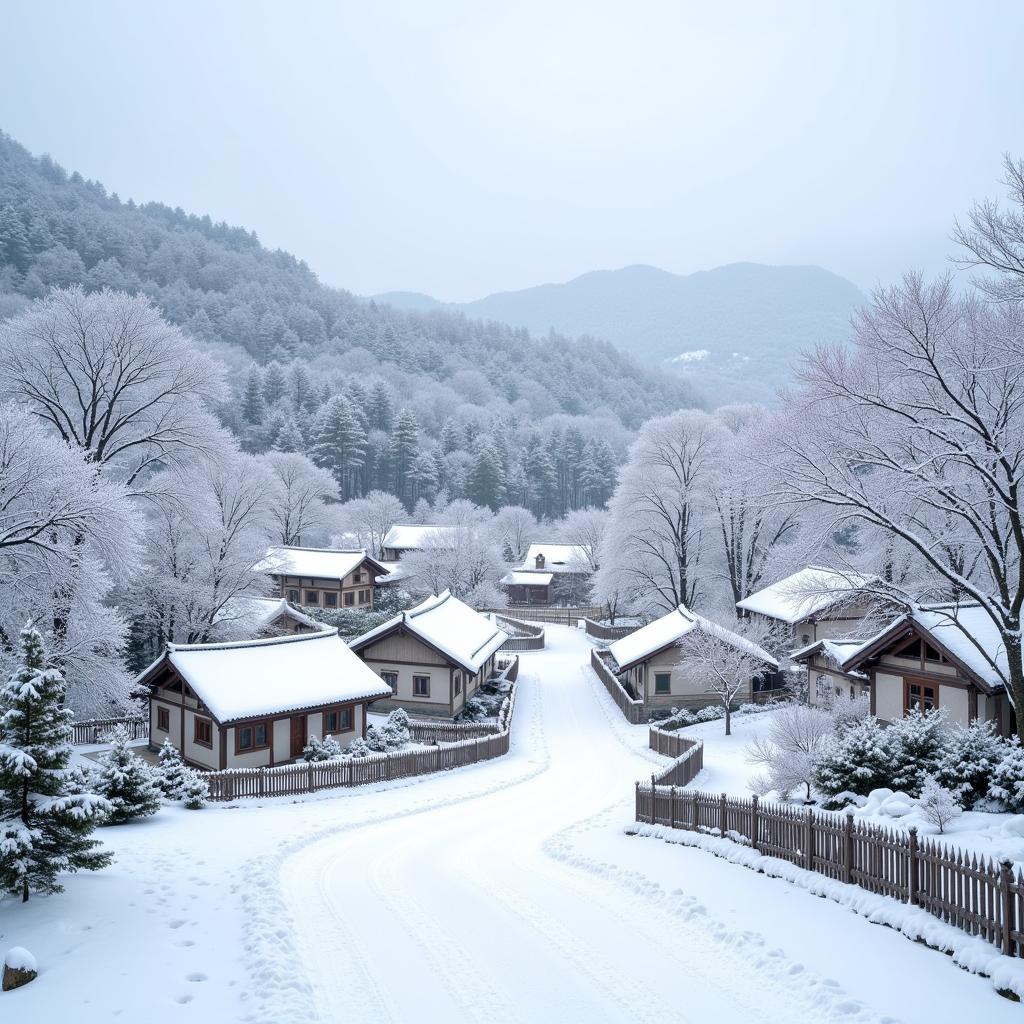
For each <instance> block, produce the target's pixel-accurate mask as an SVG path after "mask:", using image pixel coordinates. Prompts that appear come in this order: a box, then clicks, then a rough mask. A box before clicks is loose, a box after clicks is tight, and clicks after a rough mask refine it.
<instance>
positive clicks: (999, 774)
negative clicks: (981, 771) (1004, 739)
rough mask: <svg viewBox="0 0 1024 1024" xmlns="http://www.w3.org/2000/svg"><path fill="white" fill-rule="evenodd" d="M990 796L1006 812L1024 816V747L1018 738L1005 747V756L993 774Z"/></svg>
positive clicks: (989, 790)
mask: <svg viewBox="0 0 1024 1024" xmlns="http://www.w3.org/2000/svg"><path fill="white" fill-rule="evenodd" d="M988 795H989V797H990V798H991V799H992V800H996V801H998V802H999V804H1001V805H1002V807H1004V808H1005V809H1006V810H1008V811H1012V812H1013V813H1014V814H1024V747H1021V745H1020V740H1019V739H1018V738H1017V737H1016V736H1014V737H1013V738H1012V739H1011V740H1010V742H1009V743H1005V744H1004V745H1003V756H1002V759H1001V760H1000V762H999V764H997V765H996V767H995V770H994V771H993V772H992V781H991V783H990V784H989V787H988Z"/></svg>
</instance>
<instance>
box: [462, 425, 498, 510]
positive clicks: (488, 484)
mask: <svg viewBox="0 0 1024 1024" xmlns="http://www.w3.org/2000/svg"><path fill="white" fill-rule="evenodd" d="M504 496H505V483H504V467H503V466H502V464H501V456H500V455H499V454H498V450H497V448H496V447H495V445H494V442H493V441H492V440H491V438H490V437H487V436H486V435H485V436H482V437H481V438H480V440H479V441H478V442H477V447H476V452H475V453H474V455H473V464H472V465H471V466H470V470H469V478H468V479H467V481H466V497H467V498H469V500H470V501H472V502H474V503H475V504H477V505H486V506H487V507H488V508H489V509H491V510H492V511H493V510H495V509H497V508H498V506H499V505H500V504H501V503H502V499H503V498H504Z"/></svg>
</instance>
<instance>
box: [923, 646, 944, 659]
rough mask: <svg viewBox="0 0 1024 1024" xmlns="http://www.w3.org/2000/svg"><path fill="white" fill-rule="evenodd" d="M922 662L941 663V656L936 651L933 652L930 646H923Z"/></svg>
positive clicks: (933, 649)
mask: <svg viewBox="0 0 1024 1024" xmlns="http://www.w3.org/2000/svg"><path fill="white" fill-rule="evenodd" d="M924 660H925V661H934V662H940V661H942V655H941V654H939V652H938V651H937V650H935V648H934V647H932V645H931V644H925V645H924Z"/></svg>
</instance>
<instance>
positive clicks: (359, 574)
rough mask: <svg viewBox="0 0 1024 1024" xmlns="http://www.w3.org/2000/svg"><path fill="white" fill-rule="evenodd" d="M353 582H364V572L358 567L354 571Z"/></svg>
mask: <svg viewBox="0 0 1024 1024" xmlns="http://www.w3.org/2000/svg"><path fill="white" fill-rule="evenodd" d="M352 582H353V583H362V582H363V573H362V571H361V570H359V569H357V570H356V571H355V572H354V573H352Z"/></svg>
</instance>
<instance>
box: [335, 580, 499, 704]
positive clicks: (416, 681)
mask: <svg viewBox="0 0 1024 1024" xmlns="http://www.w3.org/2000/svg"><path fill="white" fill-rule="evenodd" d="M507 639H508V633H506V632H505V631H504V630H503V629H500V628H499V627H498V626H496V625H495V624H494V623H493V622H492V621H491V620H490V619H489V618H488V617H487V616H486V615H481V614H480V613H479V612H477V611H474V609H472V608H470V607H469V605H467V604H463V602H462V601H460V600H459V599H458V598H456V597H452V595H451V593H450V592H449V591H447V590H445V591H444V592H443V593H441V594H438V595H437V596H432V597H428V598H427V599H426V600H425V601H423V602H421V603H420V604H418V605H416V607H415V608H411V609H410V610H409V611H405V612H401V613H400V614H399V615H396V616H395V617H394V618H392V619H389V620H388V621H387V622H385V623H382V624H381V625H380V626H378V627H377V628H376V629H371V630H370V631H369V632H367V633H364V634H363V635H362V636H360V637H357V638H356V639H355V640H353V641H352V650H353V651H355V652H356V653H357V654H358V655H359V657H360V658H362V659H363V660H364V661H365V663H366V665H368V666H369V667H370V668H371V669H372V670H373V671H374V672H375V673H376V674H377V675H378V676H379V677H380V678H381V679H383V680H384V681H385V682H386V683H387V686H388V697H387V699H386V700H384V701H382V702H381V704H380V708H381V709H382V710H391V709H393V708H399V707H400V708H405V710H406V711H408V712H409V713H410V714H416V715H429V716H434V717H442V718H454V717H455V715H457V714H458V713H459V712H460V711H461V710H462V708H463V707H464V706H465V704H466V701H467V700H469V698H470V697H472V696H473V694H474V693H476V691H477V690H478V689H479V688H480V686H481V685H482V684H483V683H484V682H486V681H487V679H488V678H489V677H490V676H491V675H492V673H493V672H494V659H495V655H496V654H497V653H498V649H499V648H500V647H501V645H502V644H503V643H505V641H506V640H507Z"/></svg>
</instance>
